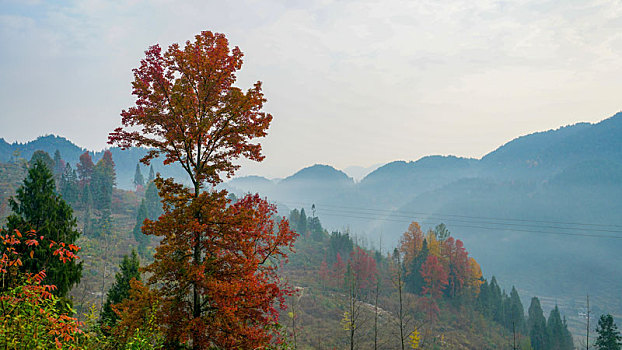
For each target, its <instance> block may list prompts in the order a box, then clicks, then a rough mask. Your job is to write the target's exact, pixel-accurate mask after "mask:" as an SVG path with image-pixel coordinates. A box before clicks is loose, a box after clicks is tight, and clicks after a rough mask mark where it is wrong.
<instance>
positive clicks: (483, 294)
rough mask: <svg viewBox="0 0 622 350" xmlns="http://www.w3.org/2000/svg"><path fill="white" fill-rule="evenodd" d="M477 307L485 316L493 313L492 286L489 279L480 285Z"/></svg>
mask: <svg viewBox="0 0 622 350" xmlns="http://www.w3.org/2000/svg"><path fill="white" fill-rule="evenodd" d="M477 308H478V310H479V311H480V312H481V313H482V314H483V315H484V316H485V317H488V318H489V317H490V316H491V314H492V312H491V310H490V287H489V286H488V281H487V280H484V283H482V285H480V286H479V295H478V296H477Z"/></svg>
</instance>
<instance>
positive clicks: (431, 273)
mask: <svg viewBox="0 0 622 350" xmlns="http://www.w3.org/2000/svg"><path fill="white" fill-rule="evenodd" d="M421 276H422V277H423V280H424V281H425V284H424V285H423V288H422V289H421V295H423V296H424V298H423V300H422V302H423V303H424V309H425V312H426V314H427V316H428V320H430V321H431V320H435V319H436V317H437V315H438V312H439V309H438V300H439V299H440V298H441V296H442V295H443V290H444V289H445V288H446V286H447V271H446V270H445V268H444V267H443V265H442V264H441V263H440V262H439V260H438V258H437V257H436V256H434V255H430V256H428V259H427V260H426V261H425V263H424V264H423V265H422V266H421Z"/></svg>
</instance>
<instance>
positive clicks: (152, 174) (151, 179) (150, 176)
mask: <svg viewBox="0 0 622 350" xmlns="http://www.w3.org/2000/svg"><path fill="white" fill-rule="evenodd" d="M153 180H155V173H154V171H153V165H150V166H149V177H148V178H147V182H152V181H153Z"/></svg>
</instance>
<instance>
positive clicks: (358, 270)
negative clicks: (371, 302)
mask: <svg viewBox="0 0 622 350" xmlns="http://www.w3.org/2000/svg"><path fill="white" fill-rule="evenodd" d="M348 264H349V265H350V270H351V274H352V278H354V280H355V283H354V284H355V285H356V287H357V288H359V289H361V290H368V289H370V288H371V287H373V286H374V285H375V284H376V274H377V273H378V270H377V269H376V260H375V259H374V258H373V257H371V256H370V255H369V254H367V252H366V251H364V250H363V249H361V248H360V247H356V248H354V250H353V251H352V253H350V259H349V260H348Z"/></svg>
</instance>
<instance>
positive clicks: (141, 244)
mask: <svg viewBox="0 0 622 350" xmlns="http://www.w3.org/2000/svg"><path fill="white" fill-rule="evenodd" d="M147 218H148V215H147V205H146V204H145V200H144V199H143V200H142V202H141V203H140V206H139V207H138V213H137V214H136V225H134V231H133V234H134V239H135V240H136V243H138V254H140V255H143V256H144V255H145V253H146V248H147V244H148V243H149V236H147V235H145V234H144V233H143V231H142V226H143V222H144V221H145V219H147Z"/></svg>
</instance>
